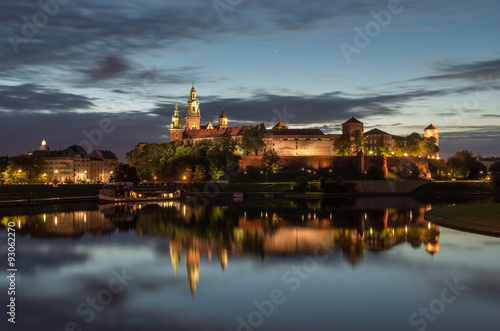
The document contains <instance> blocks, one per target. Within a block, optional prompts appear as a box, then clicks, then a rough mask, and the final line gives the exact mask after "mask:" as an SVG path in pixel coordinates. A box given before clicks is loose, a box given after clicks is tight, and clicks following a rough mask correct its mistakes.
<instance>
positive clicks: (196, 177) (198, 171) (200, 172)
mask: <svg viewBox="0 0 500 331" xmlns="http://www.w3.org/2000/svg"><path fill="white" fill-rule="evenodd" d="M205 173H206V170H205V167H204V166H202V165H200V164H198V165H197V166H196V167H195V168H194V172H193V182H202V181H203V180H204V179H205Z"/></svg>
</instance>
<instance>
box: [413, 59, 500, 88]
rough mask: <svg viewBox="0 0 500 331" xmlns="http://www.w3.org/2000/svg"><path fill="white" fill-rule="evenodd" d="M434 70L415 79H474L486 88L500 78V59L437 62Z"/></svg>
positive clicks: (490, 86)
mask: <svg viewBox="0 0 500 331" xmlns="http://www.w3.org/2000/svg"><path fill="white" fill-rule="evenodd" d="M434 70H435V71H436V72H438V74H436V75H431V76H426V77H421V78H417V79H415V80H474V81H476V82H477V84H476V88H477V85H479V84H480V85H484V88H488V87H489V88H490V89H492V88H496V87H497V85H495V86H492V84H494V82H495V81H496V80H498V79H499V78H500V59H491V60H484V61H476V62H472V63H451V64H450V63H437V64H435V65H434Z"/></svg>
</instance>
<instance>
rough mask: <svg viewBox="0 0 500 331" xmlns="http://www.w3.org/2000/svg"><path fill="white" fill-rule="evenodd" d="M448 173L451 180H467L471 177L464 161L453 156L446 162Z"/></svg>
mask: <svg viewBox="0 0 500 331" xmlns="http://www.w3.org/2000/svg"><path fill="white" fill-rule="evenodd" d="M446 172H447V173H448V176H450V177H451V178H457V179H458V178H466V177H467V176H469V173H470V171H469V168H467V167H466V166H465V163H464V162H463V160H461V159H460V158H458V157H455V156H452V157H450V158H449V159H448V161H446Z"/></svg>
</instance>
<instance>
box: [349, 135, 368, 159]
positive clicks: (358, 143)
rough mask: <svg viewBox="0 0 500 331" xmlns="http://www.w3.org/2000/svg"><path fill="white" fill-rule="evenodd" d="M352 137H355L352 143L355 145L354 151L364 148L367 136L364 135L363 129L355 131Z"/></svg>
mask: <svg viewBox="0 0 500 331" xmlns="http://www.w3.org/2000/svg"><path fill="white" fill-rule="evenodd" d="M352 137H353V140H352V145H353V147H354V152H355V153H356V154H357V153H359V152H361V151H362V150H363V148H364V146H365V142H366V137H365V136H363V133H361V131H359V130H356V131H354V133H353V135H352Z"/></svg>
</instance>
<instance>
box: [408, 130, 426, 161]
mask: <svg viewBox="0 0 500 331" xmlns="http://www.w3.org/2000/svg"><path fill="white" fill-rule="evenodd" d="M407 138H408V144H407V145H406V150H407V151H408V154H410V155H412V156H421V155H422V151H421V149H420V147H421V142H422V138H421V137H420V134H419V133H417V132H413V133H412V134H410V135H409V136H408V137H407Z"/></svg>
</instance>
